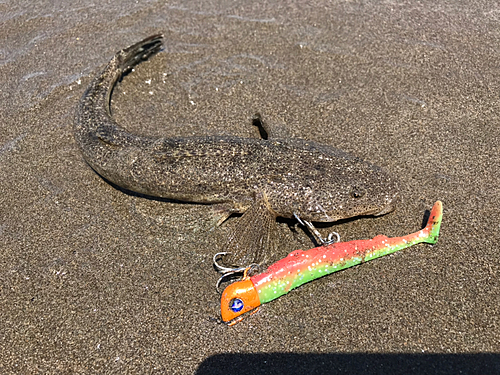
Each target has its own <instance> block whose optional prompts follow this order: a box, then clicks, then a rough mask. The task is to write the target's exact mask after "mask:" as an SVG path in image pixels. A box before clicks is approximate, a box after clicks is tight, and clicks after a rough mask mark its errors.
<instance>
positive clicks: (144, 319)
mask: <svg viewBox="0 0 500 375" xmlns="http://www.w3.org/2000/svg"><path fill="white" fill-rule="evenodd" d="M159 32H162V33H164V34H165V40H166V43H165V48H164V50H163V51H162V52H161V53H159V54H158V55H156V56H155V57H153V58H152V59H150V60H149V61H147V62H144V63H142V64H141V65H139V66H138V67H137V68H136V69H135V72H133V73H131V74H129V75H127V76H126V77H125V78H124V79H123V80H122V82H121V83H120V84H119V85H118V86H117V87H116V89H115V90H114V93H113V97H112V110H113V114H114V116H115V118H116V119H117V121H118V122H119V123H120V124H122V125H123V126H124V127H125V128H126V129H127V130H129V131H132V132H136V133H141V134H148V135H165V136H174V135H177V136H183V135H209V134H219V135H223V134H226V135H237V136H243V137H258V136H259V134H258V131H257V130H256V128H255V127H253V126H252V123H251V118H252V115H253V114H255V113H256V112H259V113H262V114H263V115H265V116H267V118H268V119H269V120H270V121H273V122H274V123H276V124H279V127H280V129H281V130H282V132H283V134H284V135H286V136H289V137H300V138H305V139H308V140H314V141H317V142H320V143H324V144H327V145H331V146H335V147H338V148H341V149H343V150H345V151H348V152H351V153H353V154H356V155H358V156H360V157H362V158H364V159H367V160H369V161H371V162H373V163H375V164H378V165H380V166H382V167H384V168H385V169H387V170H388V171H390V172H391V173H393V174H394V175H397V176H398V178H399V179H400V181H401V185H402V186H401V191H402V196H403V201H402V203H401V204H400V205H399V207H398V208H397V210H396V211H394V212H392V213H390V214H388V215H385V216H382V217H376V218H374V217H364V218H360V219H356V220H348V221H345V222H342V223H337V224H332V225H329V226H322V227H321V228H320V231H321V232H322V233H323V234H325V235H326V234H327V233H328V232H330V231H333V230H335V231H337V232H339V233H340V234H341V236H342V239H343V240H344V241H348V240H353V239H364V238H371V237H374V236H375V235H377V234H385V235H388V236H399V235H404V234H407V233H410V232H413V231H416V230H418V229H420V228H421V225H422V222H423V218H424V214H425V211H426V210H428V209H430V208H431V206H432V204H433V203H434V202H435V201H436V200H441V201H442V202H443V204H444V220H443V225H442V229H441V236H440V239H439V242H438V243H437V244H436V245H434V246H430V245H425V244H423V245H417V246H415V247H412V248H410V249H407V250H404V251H402V252H399V253H397V254H394V255H392V256H387V257H384V258H381V259H377V260H375V261H373V262H369V263H367V264H364V265H362V266H359V267H355V268H351V269H348V270H346V271H343V272H339V273H336V274H333V275H330V276H328V277H325V278H322V279H319V280H317V281H314V282H312V283H309V284H307V285H304V286H302V287H300V288H299V289H297V290H294V291H293V292H291V293H290V294H289V295H287V296H285V297H283V298H280V299H278V300H276V301H273V302H271V303H269V304H266V305H264V306H263V307H262V308H261V310H260V311H259V312H258V313H257V314H255V315H253V316H250V317H248V318H246V319H245V320H244V321H243V322H242V323H240V324H238V325H236V326H234V327H227V326H226V325H224V324H220V323H218V318H219V294H218V293H217V291H216V290H215V283H216V281H217V279H218V274H217V273H216V272H215V270H214V269H213V266H212V256H213V254H214V253H215V252H217V249H218V245H219V244H220V243H221V241H223V240H224V238H225V237H224V236H225V234H226V233H227V228H226V227H225V226H222V227H215V223H216V222H217V220H218V211H217V209H216V208H214V207H212V206H210V205H197V204H181V203H176V202H169V201H165V200H159V199H147V198H144V197H141V196H138V195H134V194H129V193H126V192H123V191H121V190H120V189H117V188H116V187H114V186H111V185H110V184H108V183H107V182H105V181H104V180H103V179H102V178H100V177H99V176H98V175H97V174H96V173H95V172H94V171H93V170H92V169H91V168H90V167H89V166H88V165H87V164H86V163H85V161H84V160H83V157H82V155H81V153H80V150H79V148H78V146H77V144H76V142H75V140H74V138H73V128H72V127H73V117H74V113H75V108H76V105H77V103H78V101H79V99H80V97H81V96H82V94H83V92H84V91H85V88H86V86H87V85H88V83H89V82H90V80H91V78H92V77H93V75H94V74H96V73H97V72H98V71H99V70H100V69H102V67H103V66H104V65H105V64H106V63H107V62H108V61H109V60H110V59H111V57H112V56H113V54H114V53H115V52H117V51H118V50H119V49H121V48H124V47H126V46H128V45H130V44H132V43H135V42H137V41H139V40H141V39H142V38H144V37H146V36H149V35H152V34H155V33H159ZM0 38H1V43H0V82H1V86H0V103H1V111H0V171H1V173H0V286H1V289H0V309H1V319H0V372H1V373H2V374H10V373H19V374H35V373H92V374H95V373H120V374H124V373H130V374H143V373H144V374H156V373H159V374H160V373H164V374H193V373H194V374H239V375H240V374H325V373H330V374H457V373H464V374H469V373H470V374H476V373H477V374H495V373H497V374H498V373H500V285H499V276H500V275H499V270H500V248H499V245H498V244H499V243H500V235H499V231H500V221H499V204H500V156H499V151H500V131H499V123H500V118H499V113H500V63H499V62H500V8H499V7H498V4H496V3H495V2H488V1H470V2H466V1H461V2H453V1H437V2H436V1H430V0H423V1H412V0H409V1H404V2H394V1H337V0H335V1H314V2H309V1H307V2H306V1H282V2H272V1H269V2H259V3H252V2H248V1H241V0H236V1H216V2H202V1H190V0H187V1H167V2H160V1H141V2H137V1H131V0H124V1H120V2H93V1H88V0H85V1H84V0H76V1H71V2H64V1H60V0H58V1H48V0H42V1H38V2H36V4H34V3H33V2H32V1H27V0H21V1H12V0H7V1H0ZM262 168H265V166H262ZM278 226H279V239H278V242H279V245H278V253H277V254H275V255H274V256H275V257H276V259H279V258H281V257H283V256H285V255H286V254H287V253H289V252H291V251H293V250H295V249H300V248H302V249H308V248H311V247H314V244H313V243H312V242H311V240H310V239H309V237H308V236H307V235H306V233H305V232H304V231H303V230H301V229H300V228H299V227H297V226H296V225H294V223H293V222H288V221H283V220H282V221H279V223H278ZM290 227H292V228H290ZM292 229H293V230H292Z"/></svg>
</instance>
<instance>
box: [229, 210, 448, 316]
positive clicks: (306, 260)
mask: <svg viewBox="0 0 500 375" xmlns="http://www.w3.org/2000/svg"><path fill="white" fill-rule="evenodd" d="M442 217H443V205H442V203H441V202H440V201H437V202H436V203H435V204H434V206H433V208H432V210H431V213H430V216H429V220H428V222H427V225H426V227H425V228H424V229H422V230H420V231H418V232H415V233H412V234H408V235H406V236H403V237H394V238H389V237H386V236H382V235H380V236H376V237H375V238H373V239H369V240H356V241H350V242H339V243H335V244H332V245H327V246H320V247H317V248H314V249H310V250H307V251H303V250H296V251H293V252H292V253H290V254H289V255H288V256H287V257H286V258H283V259H281V260H279V261H277V262H276V263H274V264H272V265H271V266H269V267H268V268H267V269H266V270H265V271H264V272H262V273H260V274H257V275H255V276H252V277H250V278H248V279H246V280H242V281H238V282H236V283H233V284H231V285H229V286H228V287H227V288H226V289H225V290H224V292H223V294H222V297H221V315H222V319H223V320H224V321H225V322H229V321H231V320H233V319H236V318H238V317H239V316H241V315H242V314H244V313H247V312H249V311H251V310H253V309H255V308H257V307H258V306H259V305H261V304H264V303H267V302H270V301H272V300H274V299H276V298H278V297H281V296H283V295H285V294H287V293H288V292H289V291H291V290H292V289H295V288H297V287H299V286H301V285H303V284H305V283H307V282H309V281H312V280H315V279H318V278H320V277H323V276H326V275H329V274H331V273H333V272H337V271H340V270H343V269H346V268H349V267H352V266H355V265H357V264H360V263H364V262H367V261H370V260H372V259H376V258H379V257H382V256H384V255H388V254H392V253H394V252H396V251H399V250H402V249H406V248H407V247H410V246H413V245H415V244H418V243H422V242H426V243H430V244H435V243H436V242H437V240H438V237H439V230H440V228H441V221H442ZM234 299H239V301H238V303H239V304H240V307H241V306H242V307H241V310H240V311H237V312H234V311H232V310H231V304H232V301H233V300H234Z"/></svg>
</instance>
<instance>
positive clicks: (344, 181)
mask: <svg viewBox="0 0 500 375" xmlns="http://www.w3.org/2000/svg"><path fill="white" fill-rule="evenodd" d="M301 176H302V177H301V178H300V179H295V180H293V181H291V180H290V181H286V182H284V183H283V184H282V186H280V187H279V189H275V191H277V192H279V197H276V199H274V198H275V197H271V198H270V199H269V201H270V202H272V203H271V205H274V207H278V208H277V209H275V208H274V207H273V210H274V211H275V212H276V213H277V216H285V217H294V215H297V216H299V217H300V218H302V219H304V220H308V221H316V222H334V221H337V220H342V219H348V218H351V217H356V216H365V215H375V216H380V215H384V214H386V213H389V212H391V211H393V210H394V209H395V208H396V205H397V204H398V202H399V201H400V193H399V183H398V181H397V179H396V178H395V177H394V176H391V175H390V174H389V173H387V172H386V171H384V170H383V169H382V168H380V167H378V166H375V165H373V164H371V163H368V162H365V161H363V160H361V159H358V158H354V157H353V158H351V159H347V158H341V159H337V160H335V161H334V162H332V161H329V162H328V163H318V164H316V165H314V166H313V167H312V168H309V170H308V173H307V175H306V174H305V173H302V175H301ZM304 176H306V177H305V178H304ZM276 202H277V204H276ZM280 211H281V213H283V212H284V213H286V214H280Z"/></svg>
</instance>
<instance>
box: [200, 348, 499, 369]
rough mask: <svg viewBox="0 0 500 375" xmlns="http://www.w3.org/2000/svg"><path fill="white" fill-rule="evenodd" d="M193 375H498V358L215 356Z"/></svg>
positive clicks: (441, 355) (486, 354)
mask: <svg viewBox="0 0 500 375" xmlns="http://www.w3.org/2000/svg"><path fill="white" fill-rule="evenodd" d="M243 349H244V348H243ZM196 374H197V375H209V374H211V375H212V374H238V375H245V374H252V375H260V374H265V375H272V374H286V375H293V374H297V375H298V374H300V375H306V374H307V375H316V374H318V375H319V374H332V375H335V374H354V375H375V374H376V375H392V374H404V375H413V374H414V375H417V374H418V375H422V374H426V375H428V374H440V375H457V374H478V375H479V374H484V375H486V374H491V375H493V374H500V354H493V353H483V354H363V353H358V354H296V353H270V354H218V355H214V356H212V357H209V358H207V359H206V360H205V361H203V362H202V363H201V364H200V366H199V367H198V369H197V371H196Z"/></svg>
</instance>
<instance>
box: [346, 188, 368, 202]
mask: <svg viewBox="0 0 500 375" xmlns="http://www.w3.org/2000/svg"><path fill="white" fill-rule="evenodd" d="M365 194H366V191H365V189H363V188H362V187H361V186H353V187H352V189H351V192H350V195H351V198H354V199H358V198H361V197H363V196H364V195H365Z"/></svg>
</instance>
